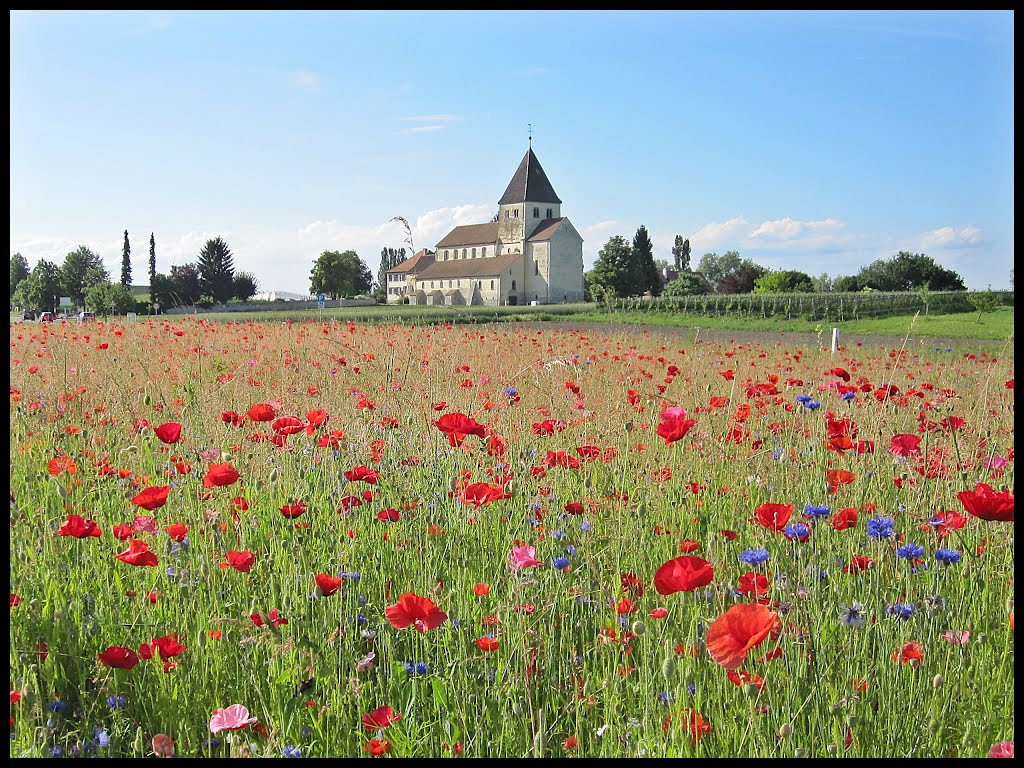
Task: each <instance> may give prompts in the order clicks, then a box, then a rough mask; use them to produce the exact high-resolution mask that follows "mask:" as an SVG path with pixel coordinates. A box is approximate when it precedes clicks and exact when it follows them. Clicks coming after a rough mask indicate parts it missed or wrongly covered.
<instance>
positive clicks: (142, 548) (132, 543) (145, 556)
mask: <svg viewBox="0 0 1024 768" xmlns="http://www.w3.org/2000/svg"><path fill="white" fill-rule="evenodd" d="M115 557H116V558H117V559H118V560H120V561H121V562H122V563H128V565H140V566H154V565H157V559H156V554H155V553H153V552H150V551H149V544H147V543H146V542H144V541H139V540H138V539H129V540H128V551H127V552H122V553H121V554H119V555H115Z"/></svg>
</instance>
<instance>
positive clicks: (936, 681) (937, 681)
mask: <svg viewBox="0 0 1024 768" xmlns="http://www.w3.org/2000/svg"><path fill="white" fill-rule="evenodd" d="M944 682H946V679H945V678H944V677H943V676H942V675H936V676H935V677H934V678H933V679H932V688H941V687H942V684H943V683H944Z"/></svg>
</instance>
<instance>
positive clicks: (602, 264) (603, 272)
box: [583, 225, 1013, 301]
mask: <svg viewBox="0 0 1024 768" xmlns="http://www.w3.org/2000/svg"><path fill="white" fill-rule="evenodd" d="M672 255H673V258H674V265H673V266H674V269H672V268H670V267H669V264H668V261H667V260H664V259H660V260H656V259H654V256H653V247H652V245H651V239H650V236H649V234H648V233H647V228H646V227H644V226H642V225H641V227H640V228H639V229H637V231H636V234H635V235H634V237H633V241H632V243H629V242H627V241H626V239H625V238H624V237H623V236H622V235H613V236H612V237H611V238H609V240H608V242H607V243H605V246H604V247H603V248H602V249H601V250H600V251H599V252H598V255H597V260H596V261H595V262H594V267H593V269H591V270H590V271H588V272H585V273H584V275H583V278H584V280H583V282H584V292H585V294H586V298H587V300H589V301H603V300H610V299H612V298H627V297H639V296H651V297H653V296H660V295H665V296H700V295H707V294H746V293H754V294H774V293H829V292H833V291H834V292H858V291H919V290H931V291H966V290H967V287H966V286H965V285H964V281H963V278H962V277H961V276H960V275H959V274H957V273H956V272H954V271H953V270H950V269H946V268H945V267H943V266H941V265H939V264H937V263H936V262H935V260H934V259H932V258H931V257H930V256H927V255H925V254H923V253H910V252H907V251H900V252H899V253H898V254H896V255H895V256H893V257H892V258H889V259H877V260H875V261H873V262H871V263H870V264H868V265H867V266H865V267H862V268H861V269H860V271H859V272H858V273H857V274H855V275H847V276H839V277H836V278H832V277H830V276H829V275H828V274H827V273H823V274H821V275H818V276H817V277H812V276H811V275H809V274H806V273H805V272H801V271H799V270H794V269H780V270H772V269H769V268H767V267H764V266H762V265H760V264H758V263H756V262H755V261H753V260H751V259H748V258H743V257H741V256H740V254H739V252H738V251H727V252H726V253H724V254H722V255H719V254H717V253H714V252H711V253H705V254H704V255H703V256H702V257H701V258H700V261H699V262H698V264H697V268H696V269H691V268H690V261H691V251H690V241H689V240H688V239H685V238H683V237H682V236H681V235H676V238H675V244H674V245H673V247H672ZM1010 282H1011V285H1012V283H1013V277H1012V272H1011V278H1010Z"/></svg>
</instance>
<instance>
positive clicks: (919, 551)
mask: <svg viewBox="0 0 1024 768" xmlns="http://www.w3.org/2000/svg"><path fill="white" fill-rule="evenodd" d="M923 554H924V547H922V546H921V545H920V544H913V543H911V544H904V545H902V546H900V547H897V548H896V556H897V557H902V558H903V559H904V560H916V559H917V558H919V557H920V556H921V555H923Z"/></svg>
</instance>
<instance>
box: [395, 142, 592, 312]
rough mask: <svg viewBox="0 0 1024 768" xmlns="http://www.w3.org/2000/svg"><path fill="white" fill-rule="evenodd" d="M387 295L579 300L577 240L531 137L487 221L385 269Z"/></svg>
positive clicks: (441, 299) (452, 301)
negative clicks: (495, 213)
mask: <svg viewBox="0 0 1024 768" xmlns="http://www.w3.org/2000/svg"><path fill="white" fill-rule="evenodd" d="M386 284H387V300H388V303H389V304H398V303H402V302H403V300H404V298H405V297H408V299H409V303H410V304H441V305H467V304H483V305H491V306H511V305H515V304H555V303H563V302H580V301H583V238H582V237H580V233H579V232H577V231H576V228H575V227H574V226H573V225H572V223H571V222H570V221H569V219H567V218H566V217H564V216H562V201H561V200H560V199H559V197H558V195H556V194H555V190H554V187H552V186H551V182H550V181H549V180H548V177H547V174H546V173H544V169H543V168H542V167H541V164H540V161H539V160H538V159H537V156H536V155H535V154H534V152H533V146H532V141H531V142H530V146H529V148H528V149H527V150H526V155H524V156H523V159H522V162H520V163H519V167H518V168H517V169H516V172H515V174H514V175H513V176H512V181H510V182H509V184H508V187H507V188H506V189H505V194H503V195H502V196H501V199H500V200H499V201H498V215H497V217H496V219H495V220H493V221H491V222H490V223H488V224H469V225H465V226H459V227H455V229H453V230H452V231H451V232H449V233H448V234H447V235H445V236H444V237H443V238H441V240H440V241H439V242H438V243H437V245H436V246H435V247H434V250H433V251H429V250H423V251H418V252H417V253H416V254H415V255H414V256H412V257H411V258H409V259H406V260H405V261H403V262H402V263H401V264H399V265H398V266H396V267H394V268H392V269H391V270H389V271H388V272H387V280H386Z"/></svg>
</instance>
